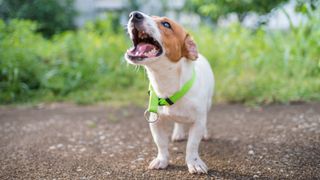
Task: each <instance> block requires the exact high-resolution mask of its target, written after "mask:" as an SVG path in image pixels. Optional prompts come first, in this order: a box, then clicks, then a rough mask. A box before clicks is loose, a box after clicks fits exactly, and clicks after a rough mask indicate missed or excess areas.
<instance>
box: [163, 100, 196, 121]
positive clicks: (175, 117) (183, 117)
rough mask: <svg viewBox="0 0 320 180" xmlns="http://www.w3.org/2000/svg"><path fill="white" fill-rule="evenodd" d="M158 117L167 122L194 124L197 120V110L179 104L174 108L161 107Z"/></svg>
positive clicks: (173, 106)
mask: <svg viewBox="0 0 320 180" xmlns="http://www.w3.org/2000/svg"><path fill="white" fill-rule="evenodd" d="M158 115H159V117H160V118H162V119H166V120H171V121H175V122H180V123H192V122H194V121H195V119H196V108H195V107H194V106H191V105H185V104H183V103H181V102H179V103H176V104H174V105H172V106H161V107H159V108H158Z"/></svg>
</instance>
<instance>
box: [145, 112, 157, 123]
mask: <svg viewBox="0 0 320 180" xmlns="http://www.w3.org/2000/svg"><path fill="white" fill-rule="evenodd" d="M154 114H155V116H156V118H155V120H153V121H150V118H149V117H150V115H151V112H149V111H148V110H145V111H144V118H145V119H146V120H147V122H148V123H155V122H156V121H158V118H159V115H158V113H154Z"/></svg>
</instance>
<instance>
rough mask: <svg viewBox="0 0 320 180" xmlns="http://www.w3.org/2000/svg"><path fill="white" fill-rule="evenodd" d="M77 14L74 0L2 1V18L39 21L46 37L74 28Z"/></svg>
mask: <svg viewBox="0 0 320 180" xmlns="http://www.w3.org/2000/svg"><path fill="white" fill-rule="evenodd" d="M75 15H76V11H75V8H74V0H45V1H44V0H28V1H21V0H2V1H0V18H3V19H5V20H7V21H9V20H10V19H14V18H19V19H29V20H33V21H37V22H38V25H39V26H38V31H39V32H41V33H43V34H44V35H45V36H46V37H49V36H52V35H53V34H56V33H59V32H62V31H65V30H69V29H73V28H74V25H73V19H74V17H75Z"/></svg>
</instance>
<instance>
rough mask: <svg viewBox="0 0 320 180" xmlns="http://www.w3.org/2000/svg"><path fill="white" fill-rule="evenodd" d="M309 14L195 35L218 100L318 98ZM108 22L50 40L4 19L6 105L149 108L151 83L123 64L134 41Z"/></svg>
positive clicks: (318, 31)
mask: <svg viewBox="0 0 320 180" xmlns="http://www.w3.org/2000/svg"><path fill="white" fill-rule="evenodd" d="M310 12H311V13H312V16H311V17H310V18H309V20H308V21H307V22H305V23H301V24H300V25H299V26H297V27H292V29H290V30H287V31H268V30H266V29H264V28H263V27H261V28H259V29H257V30H250V29H247V28H244V27H242V26H241V25H240V24H233V25H232V26H230V27H226V28H217V29H212V28H210V27H208V26H205V25H202V26H201V27H200V29H199V30H198V31H194V32H191V33H192V34H193V35H194V38H195V40H196V42H197V44H198V46H199V51H200V52H201V53H202V54H204V55H205V56H206V57H207V59H208V60H209V61H210V63H211V65H212V68H213V70H214V72H215V77H216V92H215V98H216V100H217V101H218V102H245V103H272V102H289V101H299V100H320V78H319V77H320V51H319V49H320V43H319V39H320V12H319V10H317V11H316V10H310ZM108 17H109V18H108V19H105V20H99V21H97V22H94V23H89V24H87V25H86V26H85V27H84V28H82V29H80V30H78V31H66V32H63V33H59V34H56V35H54V36H53V37H52V38H51V39H46V38H44V37H43V36H42V35H41V34H39V33H37V31H36V29H37V26H38V25H37V23H35V22H32V21H28V20H12V21H9V22H8V23H5V22H4V21H2V20H0V92H1V93H0V102H1V103H2V104H5V103H14V102H29V101H57V100H71V101H74V102H78V103H93V102H99V101H103V102H109V103H110V102H121V103H123V102H126V103H127V102H129V103H130V102H134V103H141V104H143V103H145V102H147V94H146V90H147V84H148V80H147V77H146V75H145V73H144V71H138V70H137V68H136V67H134V66H131V65H127V63H126V62H125V61H124V58H123V55H124V52H125V51H126V49H127V48H129V46H131V45H130V44H131V43H130V41H129V39H128V37H127V35H126V33H125V32H124V30H123V29H121V28H111V27H113V23H114V19H113V18H114V17H112V16H108Z"/></svg>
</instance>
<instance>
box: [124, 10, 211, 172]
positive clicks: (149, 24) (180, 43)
mask: <svg viewBox="0 0 320 180" xmlns="http://www.w3.org/2000/svg"><path fill="white" fill-rule="evenodd" d="M127 30H128V34H129V36H130V38H131V40H132V43H133V47H132V48H130V49H128V50H127V52H126V53H125V59H126V61H127V62H128V63H130V64H133V65H141V66H143V67H144V68H145V69H146V72H147V75H148V79H149V81H150V86H152V88H153V90H154V92H155V94H156V95H157V96H158V97H159V98H164V99H166V98H168V97H170V96H172V94H174V93H176V92H177V91H179V90H180V89H181V88H182V86H183V85H184V84H185V83H186V82H187V81H188V80H190V79H192V77H193V76H194V77H195V79H194V82H193V84H192V86H191V87H190V89H188V91H187V92H186V93H185V94H184V95H183V96H182V97H181V98H180V99H179V100H178V101H177V102H175V103H174V104H172V103H170V104H169V105H165V106H159V107H157V112H156V113H150V116H149V120H150V121H153V122H154V123H150V124H149V125H150V130H151V133H152V136H153V139H154V142H155V144H156V145H157V150H158V154H157V157H156V158H155V159H153V161H151V163H150V164H149V167H148V169H165V168H166V167H167V166H168V162H169V151H168V141H169V140H168V136H167V133H166V131H165V129H164V124H165V123H166V122H167V121H174V128H173V134H172V137H171V139H172V140H173V141H180V140H184V139H185V138H186V135H187V134H186V133H185V128H186V127H188V128H189V136H188V142H187V149H186V159H185V160H186V164H187V166H188V170H189V172H190V173H199V174H200V173H207V172H208V167H207V166H206V164H205V163H204V162H203V161H202V160H201V158H200V157H199V153H198V149H199V144H200V142H201V139H208V138H209V135H208V130H207V127H206V124H207V116H208V112H209V110H210V108H211V101H212V96H213V90H214V75H213V72H212V69H211V67H210V64H209V63H208V61H207V60H206V59H205V58H204V57H203V56H202V55H200V54H199V53H198V50H197V46H196V44H195V42H194V40H193V39H192V38H191V36H190V34H188V33H187V32H186V31H185V30H184V29H183V28H182V26H180V25H179V24H178V23H176V22H174V21H173V20H171V19H169V18H167V17H158V16H148V15H146V14H144V13H142V12H138V11H134V12H131V13H130V15H129V21H128V24H127Z"/></svg>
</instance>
